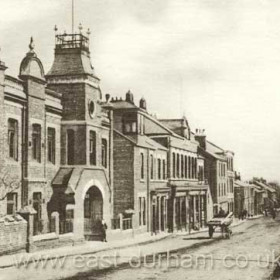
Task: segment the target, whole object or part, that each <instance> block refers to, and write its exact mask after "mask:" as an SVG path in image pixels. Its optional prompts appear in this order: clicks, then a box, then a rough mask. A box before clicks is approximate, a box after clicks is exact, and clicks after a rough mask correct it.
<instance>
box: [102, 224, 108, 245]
mask: <svg viewBox="0 0 280 280" xmlns="http://www.w3.org/2000/svg"><path fill="white" fill-rule="evenodd" d="M106 230H107V225H106V223H105V221H104V220H102V230H101V232H102V241H103V242H107V238H106Z"/></svg>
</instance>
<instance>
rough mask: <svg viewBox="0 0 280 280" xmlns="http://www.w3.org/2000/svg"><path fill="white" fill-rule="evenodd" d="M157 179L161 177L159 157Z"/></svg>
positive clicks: (159, 160)
mask: <svg viewBox="0 0 280 280" xmlns="http://www.w3.org/2000/svg"><path fill="white" fill-rule="evenodd" d="M157 161H158V179H159V180H160V179H161V159H159V158H158V160H157Z"/></svg>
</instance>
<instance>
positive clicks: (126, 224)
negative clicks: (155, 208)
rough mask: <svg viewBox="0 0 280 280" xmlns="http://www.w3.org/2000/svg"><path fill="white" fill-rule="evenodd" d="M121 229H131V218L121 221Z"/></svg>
mask: <svg viewBox="0 0 280 280" xmlns="http://www.w3.org/2000/svg"><path fill="white" fill-rule="evenodd" d="M122 229H123V230H127V229H132V218H126V219H123V220H122Z"/></svg>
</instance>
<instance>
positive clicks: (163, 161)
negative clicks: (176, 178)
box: [162, 159, 166, 180]
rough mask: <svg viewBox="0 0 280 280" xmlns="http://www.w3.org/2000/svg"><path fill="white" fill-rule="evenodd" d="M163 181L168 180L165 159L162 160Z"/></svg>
mask: <svg viewBox="0 0 280 280" xmlns="http://www.w3.org/2000/svg"><path fill="white" fill-rule="evenodd" d="M162 179H163V180H165V179H166V164H165V159H164V160H162Z"/></svg>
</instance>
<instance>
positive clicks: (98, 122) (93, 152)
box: [0, 33, 113, 240]
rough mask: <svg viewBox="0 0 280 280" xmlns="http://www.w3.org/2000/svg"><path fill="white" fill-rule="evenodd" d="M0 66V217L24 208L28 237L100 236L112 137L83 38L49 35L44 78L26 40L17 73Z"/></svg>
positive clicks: (106, 215)
mask: <svg viewBox="0 0 280 280" xmlns="http://www.w3.org/2000/svg"><path fill="white" fill-rule="evenodd" d="M5 70H6V67H5V65H4V63H3V62H1V65H0V84H1V86H0V111H1V117H0V122H1V130H2V131H1V140H0V151H1V158H0V161H1V170H0V174H1V195H2V199H1V200H2V201H1V215H2V216H3V215H6V214H8V215H12V214H15V213H16V212H17V211H22V212H24V213H26V209H29V210H30V209H32V210H30V211H31V212H34V213H33V214H34V219H32V225H31V226H32V235H35V236H36V235H40V234H47V233H49V232H51V231H57V233H58V234H59V235H62V234H65V233H68V232H73V238H74V239H75V240H79V239H84V238H86V239H91V238H94V237H95V235H97V236H98V235H100V222H101V220H102V219H104V220H105V221H106V222H107V225H108V226H109V228H110V225H111V221H110V219H111V213H112V208H111V199H112V195H113V190H112V179H113V169H112V143H113V142H112V133H111V132H112V130H111V121H110V118H111V113H110V105H109V104H108V103H107V102H102V100H101V98H102V93H101V90H100V86H99V82H100V80H99V78H98V77H97V76H96V75H95V73H94V68H93V67H92V65H91V61H90V52H89V39H88V37H87V36H85V35H83V34H82V33H79V34H62V35H56V44H55V58H54V62H53V66H52V68H51V70H50V71H49V72H48V73H47V74H46V75H45V71H44V67H43V65H42V63H41V61H40V59H39V58H38V57H37V55H36V53H35V51H34V43H33V40H32V39H31V42H30V45H29V52H28V53H27V54H26V56H25V57H24V59H23V60H22V62H21V65H20V71H19V78H14V77H10V76H8V75H6V74H5ZM34 210H35V211H34ZM27 212H28V211H27ZM31 214H32V213H31ZM33 214H32V215H33Z"/></svg>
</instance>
